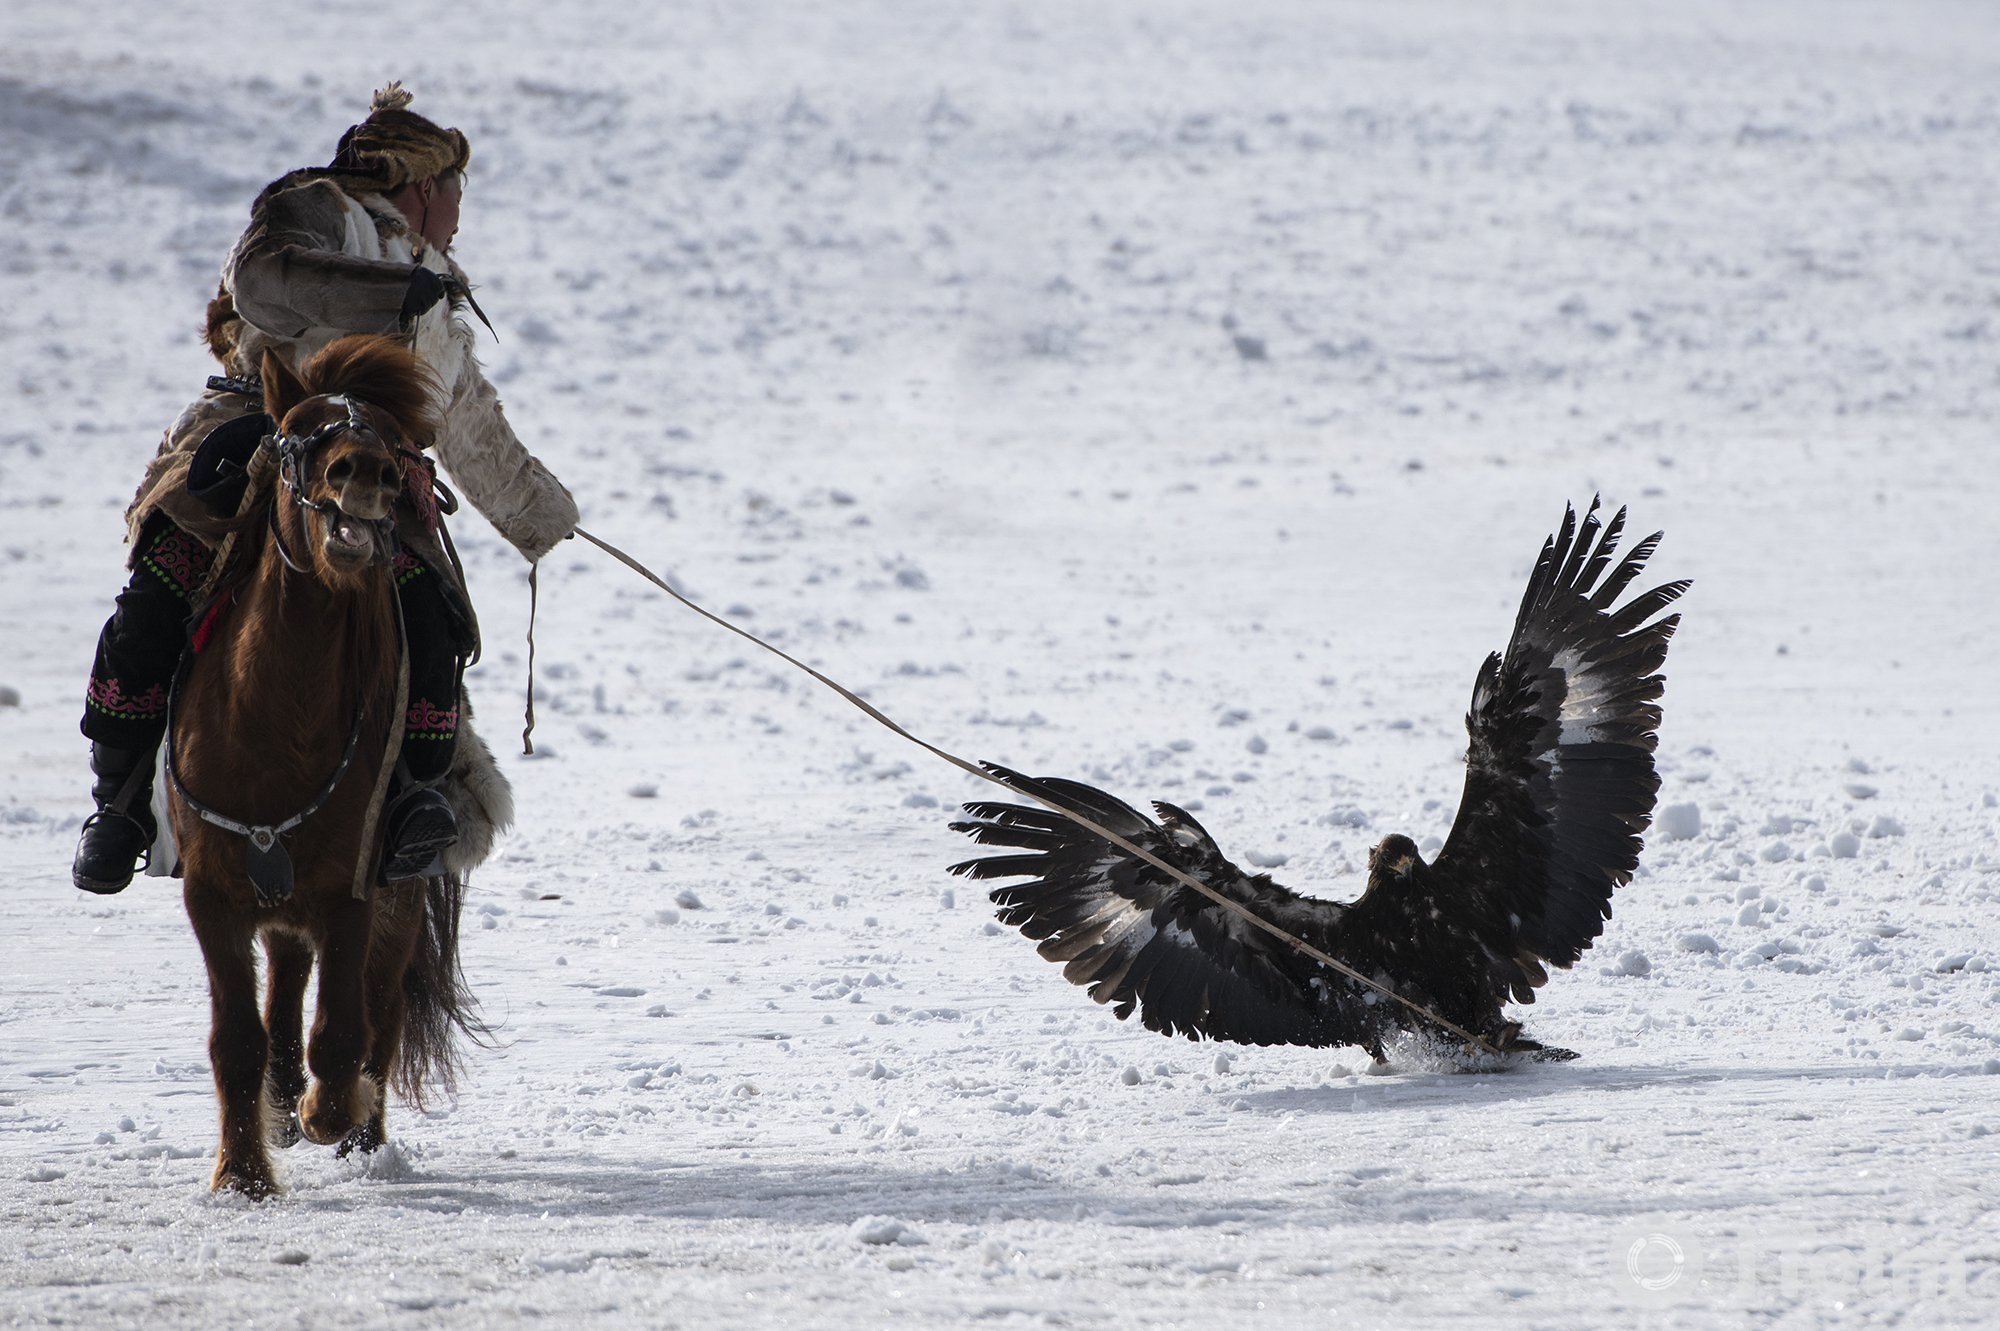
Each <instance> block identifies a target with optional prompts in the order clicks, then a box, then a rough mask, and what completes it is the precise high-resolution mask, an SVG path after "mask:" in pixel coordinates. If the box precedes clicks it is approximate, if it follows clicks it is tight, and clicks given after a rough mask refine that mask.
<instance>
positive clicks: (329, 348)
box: [298, 333, 443, 445]
mask: <svg viewBox="0 0 2000 1331" xmlns="http://www.w3.org/2000/svg"><path fill="white" fill-rule="evenodd" d="M298 383H299V386H300V387H301V388H303V389H304V390H305V393H306V396H308V397H320V396H323V395H326V394H330V393H345V394H347V395H348V396H349V397H352V398H356V399H358V400H360V401H362V402H366V403H367V404H368V405H369V406H371V407H378V408H380V409H381V410H383V411H386V412H388V413H389V414H390V415H391V416H394V417H395V418H396V423H397V424H398V425H399V426H401V427H402V430H403V437H404V438H405V439H408V440H410V441H411V442H413V443H417V444H420V445H421V444H424V443H428V442H430V440H431V439H432V438H433V437H435V436H436V434H437V432H438V427H439V425H440V424H442V422H441V421H440V419H439V411H438V400H439V399H440V398H441V397H442V396H443V387H442V385H440V384H439V383H438V378H437V375H436V374H435V373H433V372H432V370H431V368H430V367H429V366H427V365H425V364H424V363H423V361H421V360H419V359H418V358H417V354H416V353H415V352H413V351H411V350H410V349H409V348H408V347H406V346H404V345H403V344H402V343H400V342H397V341H394V340H392V339H390V338H386V337H377V336H375V335H373V334H370V333H352V334H349V335H348V336H346V337H343V338H338V339H336V340H335V341H332V342H329V343H327V344H326V346H324V347H322V348H321V349H320V350H319V351H318V352H317V353H316V354H315V355H313V356H312V357H311V358H310V359H309V360H307V361H306V363H305V364H304V365H301V366H300V367H299V377H298Z"/></svg>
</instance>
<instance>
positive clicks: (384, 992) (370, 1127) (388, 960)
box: [339, 880, 424, 1156]
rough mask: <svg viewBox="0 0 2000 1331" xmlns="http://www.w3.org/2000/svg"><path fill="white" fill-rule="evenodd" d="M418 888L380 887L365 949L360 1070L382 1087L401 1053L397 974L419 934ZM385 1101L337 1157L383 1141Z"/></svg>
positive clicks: (403, 1010)
mask: <svg viewBox="0 0 2000 1331" xmlns="http://www.w3.org/2000/svg"><path fill="white" fill-rule="evenodd" d="M423 923H424V889H423V883H422V881H421V880H412V881H406V882H402V883H398V884H396V885H395V886H394V887H393V888H385V889H381V892H380V895H379V897H378V900H377V904H376V909H375V922H374V929H373V932H372V936H371V937H370V939H369V945H368V981H367V983H368V1033H369V1037H370V1039H369V1043H368V1058H367V1060H366V1061H365V1062H364V1063H363V1064H362V1067H363V1069H364V1070H365V1071H366V1072H367V1074H368V1075H369V1076H370V1077H373V1078H374V1079H375V1084H376V1085H377V1086H382V1087H387V1086H388V1085H389V1082H390V1079H391V1078H393V1077H394V1076H395V1073H396V1058H397V1056H398V1055H399V1054H400V1053H401V1052H402V1044H403V1019H404V1017H405V1016H406V1015H407V1013H408V1010H409V999H408V995H407V994H405V993H404V991H403V972H405V971H406V970H408V969H409V968H410V958H411V956H412V955H413V954H414V953H415V952H416V950H417V937H418V935H419V934H420V933H421V932H422V930H423ZM388 1099H389V1097H388V1096H387V1095H386V1094H384V1095H381V1096H378V1097H377V1098H376V1101H375V1112H374V1114H373V1115H371V1116H370V1117H369V1119H368V1121H367V1122H365V1123H362V1124H360V1125H358V1126H357V1127H356V1128H355V1129H354V1130H353V1131H352V1132H350V1133H348V1134H347V1136H346V1138H345V1139H343V1140H342V1141H341V1143H340V1151H339V1154H341V1155H343V1156H344V1155H347V1154H348V1153H349V1152H352V1151H355V1150H361V1151H373V1150H374V1149H375V1148H376V1147H378V1146H380V1145H381V1144H382V1143H383V1142H385V1141H387V1140H388V1139H389V1137H388V1124H387V1121H386V1119H385V1112H386V1109H387V1104H388Z"/></svg>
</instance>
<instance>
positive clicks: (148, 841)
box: [69, 806, 157, 897]
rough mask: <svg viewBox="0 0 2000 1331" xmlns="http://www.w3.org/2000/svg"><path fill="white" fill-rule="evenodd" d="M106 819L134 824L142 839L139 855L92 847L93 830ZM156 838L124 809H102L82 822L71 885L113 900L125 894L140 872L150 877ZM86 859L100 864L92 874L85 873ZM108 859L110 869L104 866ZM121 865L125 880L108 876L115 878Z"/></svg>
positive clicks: (95, 865) (134, 828)
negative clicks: (122, 893)
mask: <svg viewBox="0 0 2000 1331" xmlns="http://www.w3.org/2000/svg"><path fill="white" fill-rule="evenodd" d="M107 817H109V818H116V819H119V820H120V821H122V822H126V823H129V824H131V826H132V828H133V830H134V831H136V832H137V833H138V834H139V836H140V837H141V838H142V840H141V844H140V845H139V848H138V849H137V850H136V851H133V852H132V853H131V854H129V855H127V854H124V853H121V852H119V851H118V849H117V848H116V847H115V846H95V847H93V846H92V845H91V844H90V833H91V829H92V828H95V827H96V826H97V825H98V824H99V823H100V822H102V821H103V820H104V819H106V818H107ZM106 835H107V836H109V835H110V833H108V832H107V833H106ZM156 836H157V833H156V832H148V831H147V830H146V825H145V824H144V823H142V822H140V821H139V820H138V819H137V818H134V817H133V816H132V815H131V814H129V813H126V812H124V811H123V810H121V809H113V808H110V807H108V806H107V807H105V808H102V809H99V810H98V811H97V812H96V813H93V814H91V815H90V817H88V818H86V819H84V820H83V828H82V830H81V831H80V832H79V833H78V834H77V846H76V859H75V860H74V861H73V862H72V863H71V864H70V869H69V880H70V882H71V883H73V884H75V886H76V888H77V890H78V891H82V892H95V893H96V894H97V895H98V896H101V897H108V896H113V895H115V894H117V893H119V892H123V891H124V890H125V889H126V888H128V887H130V886H131V885H132V879H133V877H134V876H135V875H136V874H138V873H139V872H140V871H141V870H144V871H146V872H149V873H150V872H151V871H152V868H153V841H154V839H155V837H156ZM86 858H91V859H95V860H98V861H99V863H96V864H93V865H91V866H90V869H91V872H89V873H86V872H85V871H84V860H85V859H86ZM106 859H110V860H112V861H113V863H112V864H110V865H106V864H104V863H102V861H103V860H106ZM134 861H136V862H134ZM119 865H124V866H125V870H124V873H125V876H124V877H122V878H117V877H111V876H107V875H106V870H107V869H109V870H110V871H111V873H114V874H115V873H116V872H117V870H118V866H119Z"/></svg>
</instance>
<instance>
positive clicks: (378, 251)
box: [126, 172, 577, 561]
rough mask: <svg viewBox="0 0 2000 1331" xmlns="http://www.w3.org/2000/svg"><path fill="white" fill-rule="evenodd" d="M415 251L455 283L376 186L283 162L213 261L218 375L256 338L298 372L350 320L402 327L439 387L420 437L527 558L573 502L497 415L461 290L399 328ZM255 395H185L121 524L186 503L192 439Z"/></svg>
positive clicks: (251, 404) (355, 328) (238, 372)
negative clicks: (362, 190)
mask: <svg viewBox="0 0 2000 1331" xmlns="http://www.w3.org/2000/svg"><path fill="white" fill-rule="evenodd" d="M299 177H305V179H303V180H300V181H299V183H295V184H294V183H290V182H292V181H294V180H297V179H298V178H299ZM414 264H421V265H423V266H424V267H426V268H429V269H431V270H433V271H435V272H438V273H448V274H450V275H451V276H453V277H454V278H456V279H458V282H459V284H460V289H461V290H463V289H464V287H465V274H464V273H463V272H461V271H460V270H459V268H458V265H457V264H455V263H453V262H452V261H451V259H450V258H449V257H447V256H446V255H444V254H443V253H441V252H439V251H438V250H437V249H435V248H433V247H432V246H431V245H430V243H429V242H427V241H426V240H425V239H424V238H423V237H422V236H421V235H419V234H417V233H416V232H415V231H413V230H411V229H410V227H409V226H408V225H407V223H406V222H405V221H404V219H403V217H402V215H401V214H400V213H398V212H397V211H396V209H395V207H394V206H393V205H392V204H390V202H389V201H388V200H387V199H386V198H384V197H382V196H381V195H380V194H364V195H362V196H361V197H358V198H357V197H355V196H353V195H350V194H349V193H347V192H346V190H344V189H342V188H341V185H340V184H339V183H338V179H337V178H329V177H327V176H325V175H324V174H323V173H317V172H298V173H294V175H293V176H288V177H286V178H284V179H282V180H279V181H277V182H276V183H275V184H273V185H272V186H271V187H270V188H269V189H267V190H266V191H265V192H264V194H263V195H262V196H260V197H259V199H258V200H257V203H256V205H255V207H254V208H253V209H252V210H251V220H250V228H249V230H247V231H245V232H244V233H243V236H242V238H241V239H240V240H238V241H237V242H236V247H235V249H233V250H232V251H230V255H229V258H228V260H227V262H225V263H224V265H223V270H222V292H221V294H220V295H218V296H217V298H216V301H215V303H214V304H213V305H211V306H210V311H209V329H208V341H209V346H210V348H211V349H212V350H213V351H214V352H215V354H216V356H217V358H218V359H220V360H221V361H222V363H223V365H224V367H225V368H226V369H227V371H228V373H229V374H231V375H234V376H237V377H239V378H253V377H255V376H256V375H257V374H258V372H259V370H260V368H261V366H262V364H263V356H264V353H265V352H266V351H273V352H276V353H277V355H278V358H279V360H280V361H282V362H283V363H284V364H285V365H286V366H287V367H289V368H290V369H292V370H293V371H294V372H296V370H297V368H298V366H299V364H300V363H301V362H302V361H304V360H305V359H306V358H307V357H308V356H310V355H312V353H314V352H315V351H318V350H319V349H320V348H321V347H323V346H325V345H326V344H327V343H329V342H331V341H333V340H334V339H335V338H338V337H342V336H345V335H346V334H348V333H380V334H383V335H385V336H389V337H403V338H405V339H406V340H408V342H409V343H410V345H411V346H412V348H413V349H414V350H415V351H416V352H417V354H418V355H419V356H420V357H422V358H423V361H424V363H425V364H426V365H427V366H429V367H430V369H431V370H432V371H434V372H435V373H436V375H437V377H438V382H439V383H440V384H441V385H442V387H443V393H444V401H443V402H442V403H441V404H440V405H441V407H442V410H441V411H440V412H439V415H440V417H441V418H442V420H443V421H444V426H443V428H442V429H440V430H439V431H438V435H437V438H436V439H434V440H432V441H431V446H432V447H433V448H434V449H435V451H436V453H437V457H438V461H439V462H440V463H441V464H443V468H444V472H445V474H446V476H447V477H448V478H449V479H450V480H451V482H452V484H453V485H454V486H455V487H456V488H457V490H458V492H459V494H460V495H462V496H463V497H464V498H465V500H466V501H467V502H468V503H470V504H471V505H472V506H473V507H474V508H476V509H478V510H479V512H480V513H481V514H483V515H484V516H485V517H486V519H487V521H489V522H491V523H492V524H493V525H494V527H495V528H497V529H498V530H499V532H500V534H501V535H502V536H504V537H506V538H507V540H508V541H509V542H511V543H512V544H513V546H514V548H515V549H517V550H519V551H520V552H521V554H522V555H523V556H524V557H525V558H527V559H528V560H530V561H533V560H537V559H540V558H541V557H542V556H543V555H544V554H546V553H548V551H549V549H550V548H551V547H552V546H554V545H555V543H556V542H557V541H560V540H562V539H563V538H564V537H565V536H567V535H569V533H570V532H571V530H573V529H574V528H575V526H576V519H577V511H576V503H575V501H574V500H573V499H571V498H570V494H569V491H567V490H565V489H564V488H563V486H562V484H561V483H560V482H559V481H557V480H556V478H555V477H554V476H553V475H552V474H550V472H549V470H548V468H546V467H544V466H543V465H542V464H541V462H540V461H539V460H537V459H536V458H535V457H534V456H533V455H532V454H530V453H529V452H528V450H527V448H526V447H525V446H524V445H523V444H522V443H521V441H520V440H519V439H517V438H516V437H515V435H514V430H513V427H512V426H510V425H509V424H508V423H507V418H506V416H505V414H504V413H503V412H502V411H501V409H500V396H499V394H498V393H496V392H495V391H494V389H493V385H492V384H490V383H488V382H487V379H486V376H485V374H484V373H483V372H482V371H481V370H480V368H479V362H478V361H477V360H475V359H474V358H473V354H472V329H471V327H470V325H468V324H467V323H466V321H465V319H464V317H463V316H464V311H465V301H464V299H463V297H454V298H452V299H450V300H448V301H439V302H438V303H437V304H436V305H434V306H432V307H431V309H430V310H429V311H427V312H426V313H425V314H424V315H423V316H422V317H420V318H419V319H418V320H417V321H416V326H415V327H414V328H413V329H409V330H405V329H403V328H402V327H401V325H400V322H399V316H400V314H401V311H402V306H403V299H404V296H405V294H406V293H407V291H408V289H409V285H410V270H411V266H412V265H414ZM261 407H262V403H261V402H259V401H256V400H254V399H251V398H248V397H245V396H244V395H242V394H239V393H234V392H229V391H226V390H211V391H209V392H207V393H204V394H202V396H201V397H199V398H197V399H196V400H195V401H194V402H193V403H191V404H189V406H188V408H187V409H186V410H185V411H183V412H182V413H181V415H180V418H179V419H178V420H176V421H175V422H174V424H173V426H172V427H171V428H170V429H169V430H168V431H167V436H166V438H165V439H164V440H163V441H162V442H161V445H160V451H159V455H158V456H157V457H155V458H154V460H153V462H152V464H151V465H150V466H149V467H148V468H147V472H146V477H145V480H144V482H143V483H142V484H141V486H140V488H139V493H138V495H137V496H136V497H135V498H134V500H133V503H132V507H131V509H130V510H128V512H127V515H126V517H127V522H128V525H129V531H130V532H131V533H136V532H137V531H138V529H139V526H140V524H141V523H143V522H144V520H145V519H146V517H147V516H148V515H149V514H150V513H151V512H152V511H153V509H154V508H156V507H157V508H162V509H165V510H166V512H167V514H168V516H170V517H171V516H174V514H175V510H176V508H177V507H179V506H181V505H183V504H188V503H191V502H192V501H191V500H190V499H189V498H188V496H187V495H186V492H185V489H184V486H183V484H182V482H183V481H184V480H185V477H186V472H187V464H188V461H189V460H190V458H191V456H192V453H193V450H194V449H195V448H196V447H197V446H198V445H199V444H200V443H201V441H202V440H203V439H205V438H206V437H207V436H208V432H209V431H210V430H212V429H214V428H215V427H216V426H217V425H219V424H221V423H222V422H223V421H226V420H230V419H233V418H234V417H236V416H240V415H242V414H244V413H245V412H248V411H254V410H259V409H260V408H261Z"/></svg>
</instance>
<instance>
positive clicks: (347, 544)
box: [277, 394, 403, 578]
mask: <svg viewBox="0 0 2000 1331" xmlns="http://www.w3.org/2000/svg"><path fill="white" fill-rule="evenodd" d="M401 437H402V436H401V431H400V430H398V429H397V428H396V423H395V422H394V421H393V420H391V419H388V418H387V417H386V416H385V414H384V413H382V412H381V411H379V410H376V409H374V408H371V407H370V406H369V405H368V404H367V403H365V402H362V401H359V400H358V399H356V398H354V397H351V396H348V395H346V394H333V395H330V396H323V397H314V398H308V399H306V400H305V401H304V402H301V403H300V404H299V405H298V406H296V407H294V408H292V410H291V411H290V412H289V413H287V414H286V416H285V419H284V423H283V424H282V425H281V426H280V427H279V435H278V440H277V445H278V459H279V467H280V474H281V475H282V476H283V478H284V482H285V488H286V490H287V491H289V492H290V494H291V496H292V498H293V499H295V500H296V501H297V503H298V505H299V508H300V510H301V512H300V514H299V517H300V519H301V525H302V527H303V532H304V535H305V538H306V542H307V546H308V549H309V550H310V551H311V554H312V559H313V562H314V564H316V565H319V566H320V567H319V572H320V574H321V576H322V577H328V576H329V575H330V576H331V577H332V578H339V577H340V576H341V575H342V574H344V573H347V572H350V571H353V570H356V569H359V568H362V567H364V566H366V565H369V564H386V563H388V562H389V561H390V560H391V559H393V558H394V557H395V553H396V551H395V536H394V529H395V523H394V520H393V518H392V517H391V512H392V510H393V509H394V507H395V504H396V496H397V495H398V494H399V493H401V491H402V488H403V465H402V463H401V462H400V461H399V460H398V459H397V457H396V443H397V442H398V441H399V440H400V439H401ZM281 502H282V500H281Z"/></svg>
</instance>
